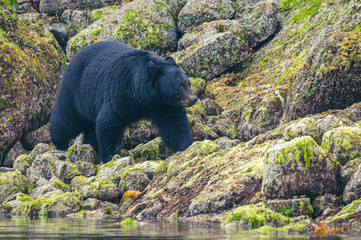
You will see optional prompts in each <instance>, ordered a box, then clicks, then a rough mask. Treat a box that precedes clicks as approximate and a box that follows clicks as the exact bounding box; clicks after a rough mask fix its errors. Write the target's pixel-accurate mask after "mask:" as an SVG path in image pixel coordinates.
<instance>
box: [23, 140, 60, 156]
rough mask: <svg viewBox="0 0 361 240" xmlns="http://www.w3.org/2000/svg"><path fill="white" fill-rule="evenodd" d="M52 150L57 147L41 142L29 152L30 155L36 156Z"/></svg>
mask: <svg viewBox="0 0 361 240" xmlns="http://www.w3.org/2000/svg"><path fill="white" fill-rule="evenodd" d="M51 150H55V148H54V147H52V146H50V145H49V144H46V143H39V144H37V145H36V146H35V147H34V149H33V150H32V151H31V152H30V153H29V156H30V157H33V158H35V157H36V156H38V155H41V154H43V153H46V152H48V151H51Z"/></svg>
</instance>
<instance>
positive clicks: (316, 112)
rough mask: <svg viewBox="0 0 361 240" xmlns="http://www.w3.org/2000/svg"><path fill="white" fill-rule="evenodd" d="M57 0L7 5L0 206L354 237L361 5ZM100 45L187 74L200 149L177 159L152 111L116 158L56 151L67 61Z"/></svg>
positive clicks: (2, 10)
mask: <svg viewBox="0 0 361 240" xmlns="http://www.w3.org/2000/svg"><path fill="white" fill-rule="evenodd" d="M60 2H62V3H61V4H60V3H59V4H56V5H54V2H53V1H48V0H40V1H28V0H23V1H19V5H18V6H17V5H16V4H13V5H11V4H9V2H6V3H7V4H5V1H0V52H1V55H0V60H1V61H0V77H1V83H0V89H1V92H2V95H1V99H0V110H1V115H0V118H1V120H0V157H1V162H2V167H1V168H0V203H1V204H2V206H1V207H0V215H29V216H39V215H41V216H49V217H89V216H100V217H105V216H114V217H118V216H121V217H130V218H133V219H137V220H145V219H147V220H149V219H150V220H169V221H190V222H208V221H212V222H219V223H221V224H222V225H223V226H224V227H226V228H233V227H235V226H236V227H238V228H240V229H242V230H249V231H254V232H259V233H264V232H267V231H283V232H289V233H302V234H304V233H319V234H324V233H328V232H329V233H331V232H337V231H338V232H346V233H348V234H356V235H359V234H360V231H361V229H360V223H361V222H360V221H361V217H360V216H361V103H360V101H361V77H360V72H361V71H360V70H361V31H360V26H361V20H360V19H361V15H360V14H361V4H360V3H359V2H358V1H356V0H349V1H326V0H325V1H323V0H321V1H298V0H281V1H257V0H248V1H231V0H224V1H215V0H204V1H193V0H189V1H182V0H178V1H177V0H169V1H166V0H164V1H163V0H160V1H144V0H135V1H117V2H112V3H110V2H107V1H94V2H93V1H90V0H89V1H85V2H84V1H82V3H81V4H80V3H79V4H78V3H73V2H72V1H68V0H61V1H60ZM10 3H13V2H12V1H10ZM111 4H113V5H111ZM45 29H48V30H49V31H50V32H51V33H53V34H51V33H49V31H48V30H45ZM54 36H55V37H54ZM102 40H117V41H121V42H126V43H128V44H129V45H131V46H133V47H138V48H142V49H145V50H149V51H152V52H155V53H157V54H159V55H161V56H166V55H170V56H172V57H173V58H174V59H175V60H176V61H177V63H178V64H179V65H180V66H181V67H182V69H183V70H184V71H185V72H186V73H187V74H188V75H189V76H190V80H191V82H192V90H193V92H194V93H195V94H196V95H197V96H198V97H199V98H200V101H198V102H197V103H196V104H195V105H194V106H192V107H191V108H188V109H187V115H188V119H189V122H190V123H191V126H192V133H193V139H194V140H195V142H194V143H193V145H192V146H190V147H189V148H188V149H186V150H185V151H183V152H177V153H173V152H171V151H170V150H169V149H167V148H166V146H165V145H164V143H163V142H162V140H161V139H160V138H159V137H157V136H158V130H157V129H156V127H155V126H153V125H152V123H151V122H149V121H146V120H144V121H141V122H139V123H137V124H134V125H132V126H130V127H129V128H128V129H127V131H126V133H125V134H124V136H123V146H122V148H123V149H122V150H121V151H120V153H119V155H116V156H114V157H113V159H112V161H110V162H109V163H107V164H102V163H99V161H98V158H97V155H96V152H95V151H94V149H92V148H91V146H89V145H86V144H82V138H81V136H80V137H78V138H77V139H76V140H75V141H74V143H72V144H71V146H70V147H69V149H68V151H58V150H56V149H55V148H54V147H53V145H52V143H51V142H50V139H49V132H48V125H47V122H48V120H49V115H50V112H51V109H52V104H53V100H54V98H55V96H56V91H57V89H58V84H59V81H60V77H61V75H62V72H63V71H64V69H65V67H66V61H71V59H72V57H73V56H74V55H75V54H76V53H77V52H78V51H80V50H81V49H82V48H84V47H86V46H88V45H90V44H92V43H94V42H97V41H102ZM345 226H346V227H345ZM344 227H345V229H344Z"/></svg>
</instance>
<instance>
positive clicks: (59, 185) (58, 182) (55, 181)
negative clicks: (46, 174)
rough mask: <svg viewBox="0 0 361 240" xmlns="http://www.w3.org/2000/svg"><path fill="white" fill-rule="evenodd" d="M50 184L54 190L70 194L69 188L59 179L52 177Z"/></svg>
mask: <svg viewBox="0 0 361 240" xmlns="http://www.w3.org/2000/svg"><path fill="white" fill-rule="evenodd" d="M49 182H50V184H52V185H53V186H54V187H55V188H56V189H59V190H61V191H62V192H70V186H69V185H67V184H65V183H63V182H62V181H61V180H60V179H59V178H57V177H52V178H51V179H50V180H49Z"/></svg>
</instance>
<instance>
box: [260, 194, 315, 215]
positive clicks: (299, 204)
mask: <svg viewBox="0 0 361 240" xmlns="http://www.w3.org/2000/svg"><path fill="white" fill-rule="evenodd" d="M266 207H267V208H268V209H272V210H273V211H275V212H277V213H280V214H282V215H283V216H286V217H297V216H301V215H306V216H312V213H313V208H312V205H311V199H309V198H296V199H287V200H282V199H275V200H268V201H267V202H266Z"/></svg>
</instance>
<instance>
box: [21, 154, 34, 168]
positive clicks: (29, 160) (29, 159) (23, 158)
mask: <svg viewBox="0 0 361 240" xmlns="http://www.w3.org/2000/svg"><path fill="white" fill-rule="evenodd" d="M17 159H19V160H20V161H22V162H24V163H25V166H26V167H30V166H31V164H32V163H33V161H34V158H33V157H31V156H29V155H26V154H21V155H20V156H19V157H17Z"/></svg>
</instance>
